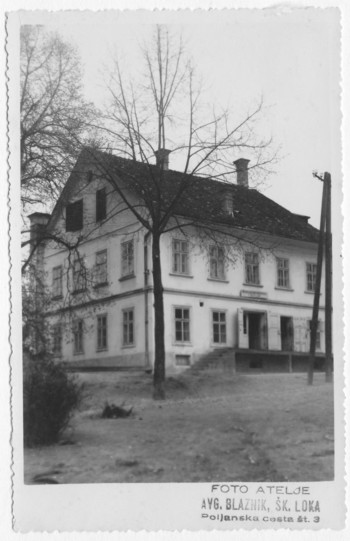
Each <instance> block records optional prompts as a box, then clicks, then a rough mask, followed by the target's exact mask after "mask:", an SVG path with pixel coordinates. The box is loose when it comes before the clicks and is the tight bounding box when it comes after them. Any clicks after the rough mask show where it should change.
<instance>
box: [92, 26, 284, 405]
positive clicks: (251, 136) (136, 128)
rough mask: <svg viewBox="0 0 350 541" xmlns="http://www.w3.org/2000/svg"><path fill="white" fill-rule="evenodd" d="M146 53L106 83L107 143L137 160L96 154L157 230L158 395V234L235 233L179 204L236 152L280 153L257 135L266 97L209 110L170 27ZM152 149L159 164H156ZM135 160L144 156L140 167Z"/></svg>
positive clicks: (157, 387) (255, 164) (158, 333)
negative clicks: (171, 163)
mask: <svg viewBox="0 0 350 541" xmlns="http://www.w3.org/2000/svg"><path fill="white" fill-rule="evenodd" d="M142 54H143V60H144V66H145V70H144V73H143V76H140V78H139V79H138V81H137V82H136V83H135V82H133V81H132V80H130V79H128V78H127V77H126V76H125V75H124V74H123V73H122V70H121V67H120V64H119V63H118V61H116V62H115V64H114V70H113V71H112V73H111V77H110V81H109V83H108V88H109V92H110V98H111V99H110V103H109V105H108V109H107V110H106V113H105V116H104V121H105V122H104V128H103V129H104V132H105V133H107V134H108V135H109V138H110V139H109V140H110V148H109V150H111V151H117V153H118V154H119V155H123V156H124V157H126V158H129V159H131V160H133V161H134V167H133V168H131V167H130V168H125V167H122V166H121V165H120V166H118V163H120V162H118V161H115V160H114V161H113V160H112V159H111V160H105V159H104V158H103V157H102V156H101V155H100V154H99V153H95V154H94V159H95V160H96V162H97V163H99V166H100V171H101V176H104V178H106V179H107V180H108V181H109V182H110V183H111V184H112V186H113V189H114V190H115V191H116V192H117V194H118V195H119V196H120V199H121V201H122V202H123V203H124V205H125V207H126V208H128V209H129V210H130V211H131V212H132V213H133V214H134V216H135V217H136V218H137V220H138V222H139V223H140V224H141V225H142V226H143V227H144V228H145V230H146V231H147V232H148V235H151V237H152V272H153V291H154V312H155V360H154V397H155V398H160V399H161V398H164V396H165V392H164V381H165V344H164V302H163V283H162V269H161V257H160V255H161V254H160V239H161V236H162V235H163V234H164V233H166V232H170V231H172V230H175V229H180V230H181V231H182V232H183V231H185V230H186V228H187V229H188V228H189V227H197V228H198V230H201V231H202V233H203V231H204V232H205V233H206V234H207V235H208V236H209V237H210V238H212V237H215V238H216V239H218V238H219V237H220V236H221V237H225V238H227V237H230V238H231V239H232V232H231V233H230V230H229V228H228V227H227V225H226V226H225V225H223V226H221V227H220V226H219V225H218V223H217V221H216V215H215V205H214V206H213V209H212V211H211V212H209V213H207V214H206V216H205V217H204V215H203V213H200V214H199V215H197V216H196V214H195V213H194V214H193V215H192V216H191V217H189V218H187V219H183V218H181V219H180V218H179V209H181V208H182V207H183V204H184V203H185V201H186V199H191V197H192V196H193V195H195V193H196V192H197V193H198V192H200V191H201V190H202V187H203V186H204V184H201V182H203V183H204V182H205V179H204V178H203V180H201V179H199V178H198V177H199V176H206V177H208V176H210V178H211V179H217V180H221V181H226V182H228V181H229V180H230V179H231V178H233V175H232V173H233V171H235V170H236V169H235V167H234V165H233V158H234V157H235V155H236V157H238V156H237V154H238V152H239V153H241V152H242V151H244V152H247V151H249V155H250V158H251V162H252V166H251V169H252V170H255V171H259V172H260V173H262V174H265V173H266V172H267V171H268V167H269V165H271V163H272V162H273V160H274V159H275V158H276V154H275V153H274V152H273V150H272V146H271V140H263V139H262V140H259V139H258V138H257V135H256V130H255V122H256V121H257V120H258V118H259V115H260V113H261V111H262V102H261V101H259V103H258V104H257V105H256V106H255V107H254V108H253V109H252V110H251V111H249V112H247V113H246V114H243V115H240V114H238V115H236V118H235V116H234V115H232V114H231V113H230V112H229V111H227V110H222V111H216V110H215V108H214V109H209V108H208V107H207V105H206V104H203V103H202V102H201V89H200V86H199V85H197V84H196V76H195V71H194V68H193V66H192V65H191V63H190V62H189V61H188V60H186V58H185V53H184V48H183V44H182V41H181V40H180V41H179V42H174V39H173V38H172V37H171V36H170V35H169V33H168V31H167V29H166V28H164V27H157V28H156V31H155V35H154V39H153V41H152V42H151V45H150V46H148V45H146V46H144V47H143V49H142ZM208 111H209V115H208ZM239 117H241V118H239ZM175 141H176V143H175ZM167 148H168V149H169V148H170V149H171V152H172V156H173V157H174V158H175V156H178V160H179V163H182V166H181V171H182V173H177V175H176V179H175V180H176V182H174V183H172V182H168V181H167V179H169V173H170V172H169V171H166V169H167V156H168V153H169V150H167ZM155 155H156V156H157V167H155V166H154V165H153V163H154V156H155ZM138 162H142V174H140V171H139V169H138V166H137V164H138ZM145 172H146V173H145ZM172 173H174V172H172ZM145 174H146V178H145ZM121 178H123V179H125V181H126V184H125V185H123V184H122V183H121V182H120V179H121ZM126 185H127V186H132V187H133V192H134V193H135V191H136V194H137V196H138V201H139V202H138V204H137V205H135V201H134V198H131V197H130V196H129V195H128V194H129V193H130V192H129V190H126V189H125V186H126ZM222 185H223V183H222ZM180 214H181V212H180ZM218 236H219V237H218Z"/></svg>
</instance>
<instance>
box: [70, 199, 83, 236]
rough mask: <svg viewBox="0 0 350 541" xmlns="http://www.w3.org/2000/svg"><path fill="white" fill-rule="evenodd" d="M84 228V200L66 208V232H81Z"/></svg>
mask: <svg viewBox="0 0 350 541" xmlns="http://www.w3.org/2000/svg"><path fill="white" fill-rule="evenodd" d="M82 228H83V200H82V199H79V201H75V202H74V203H70V204H69V205H67V206H66V231H80V229H82Z"/></svg>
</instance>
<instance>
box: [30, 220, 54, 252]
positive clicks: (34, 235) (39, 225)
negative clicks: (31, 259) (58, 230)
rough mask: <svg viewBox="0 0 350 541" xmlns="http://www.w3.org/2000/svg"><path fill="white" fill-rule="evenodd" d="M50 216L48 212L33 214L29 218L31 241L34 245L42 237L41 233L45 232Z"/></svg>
mask: <svg viewBox="0 0 350 541" xmlns="http://www.w3.org/2000/svg"><path fill="white" fill-rule="evenodd" d="M50 216H51V215H50V214H47V213H46V212H33V214H30V215H29V216H28V218H29V220H30V240H31V242H32V243H33V244H34V243H35V242H36V241H37V240H38V238H39V237H40V233H41V232H42V231H44V229H45V227H46V226H47V224H48V221H49V219H50Z"/></svg>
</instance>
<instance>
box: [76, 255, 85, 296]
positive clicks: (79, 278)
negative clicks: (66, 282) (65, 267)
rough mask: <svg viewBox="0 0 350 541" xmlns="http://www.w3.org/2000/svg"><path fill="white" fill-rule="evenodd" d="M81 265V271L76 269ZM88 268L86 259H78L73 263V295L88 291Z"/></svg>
mask: <svg viewBox="0 0 350 541" xmlns="http://www.w3.org/2000/svg"><path fill="white" fill-rule="evenodd" d="M77 264H79V269H78V270H77V269H76V266H77ZM86 282H87V276H86V266H85V258H84V257H76V258H75V259H74V261H73V293H74V294H75V293H81V292H83V291H85V290H86Z"/></svg>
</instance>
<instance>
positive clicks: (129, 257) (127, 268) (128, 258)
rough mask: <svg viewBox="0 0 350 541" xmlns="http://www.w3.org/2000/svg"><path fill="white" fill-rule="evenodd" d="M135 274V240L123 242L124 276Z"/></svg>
mask: <svg viewBox="0 0 350 541" xmlns="http://www.w3.org/2000/svg"><path fill="white" fill-rule="evenodd" d="M132 274H134V241H133V240H128V241H126V242H122V276H130V275H132Z"/></svg>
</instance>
